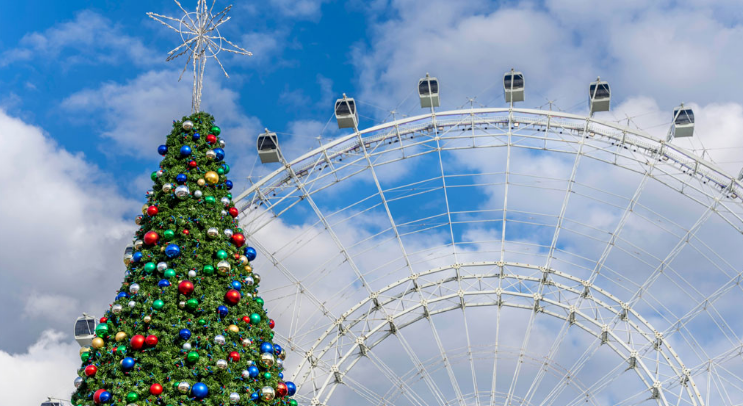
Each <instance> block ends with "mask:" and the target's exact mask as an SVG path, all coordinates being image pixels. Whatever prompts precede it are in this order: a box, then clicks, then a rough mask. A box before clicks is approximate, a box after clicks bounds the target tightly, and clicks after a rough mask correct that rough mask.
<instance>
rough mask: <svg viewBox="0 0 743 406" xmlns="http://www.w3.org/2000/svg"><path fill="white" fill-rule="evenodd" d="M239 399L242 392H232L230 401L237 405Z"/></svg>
mask: <svg viewBox="0 0 743 406" xmlns="http://www.w3.org/2000/svg"><path fill="white" fill-rule="evenodd" d="M239 401H240V394H238V393H237V392H232V393H230V403H232V404H233V405H235V404H237V402H239Z"/></svg>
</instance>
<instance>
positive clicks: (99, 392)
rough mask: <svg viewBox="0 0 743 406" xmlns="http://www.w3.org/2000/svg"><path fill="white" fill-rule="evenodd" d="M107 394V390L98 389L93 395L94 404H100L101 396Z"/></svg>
mask: <svg viewBox="0 0 743 406" xmlns="http://www.w3.org/2000/svg"><path fill="white" fill-rule="evenodd" d="M105 392H107V391H106V390H105V389H98V390H97V391H95V393H94V394H93V402H95V403H96V404H100V403H101V395H103V394H104V393H105Z"/></svg>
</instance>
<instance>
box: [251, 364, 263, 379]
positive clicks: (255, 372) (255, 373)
mask: <svg viewBox="0 0 743 406" xmlns="http://www.w3.org/2000/svg"><path fill="white" fill-rule="evenodd" d="M260 373H261V371H259V370H258V367H257V366H255V365H251V366H249V367H248V374H250V377H251V378H256V377H258V375H259V374H260Z"/></svg>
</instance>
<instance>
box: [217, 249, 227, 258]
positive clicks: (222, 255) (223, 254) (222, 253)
mask: <svg viewBox="0 0 743 406" xmlns="http://www.w3.org/2000/svg"><path fill="white" fill-rule="evenodd" d="M217 258H219V259H227V251H225V250H219V251H217Z"/></svg>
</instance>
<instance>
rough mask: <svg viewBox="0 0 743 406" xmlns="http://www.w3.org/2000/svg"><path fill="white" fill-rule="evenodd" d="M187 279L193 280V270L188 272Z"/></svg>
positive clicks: (194, 272) (194, 273)
mask: <svg viewBox="0 0 743 406" xmlns="http://www.w3.org/2000/svg"><path fill="white" fill-rule="evenodd" d="M188 277H189V278H191V279H193V278H195V277H196V271H194V270H193V269H192V270H190V271H188Z"/></svg>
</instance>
